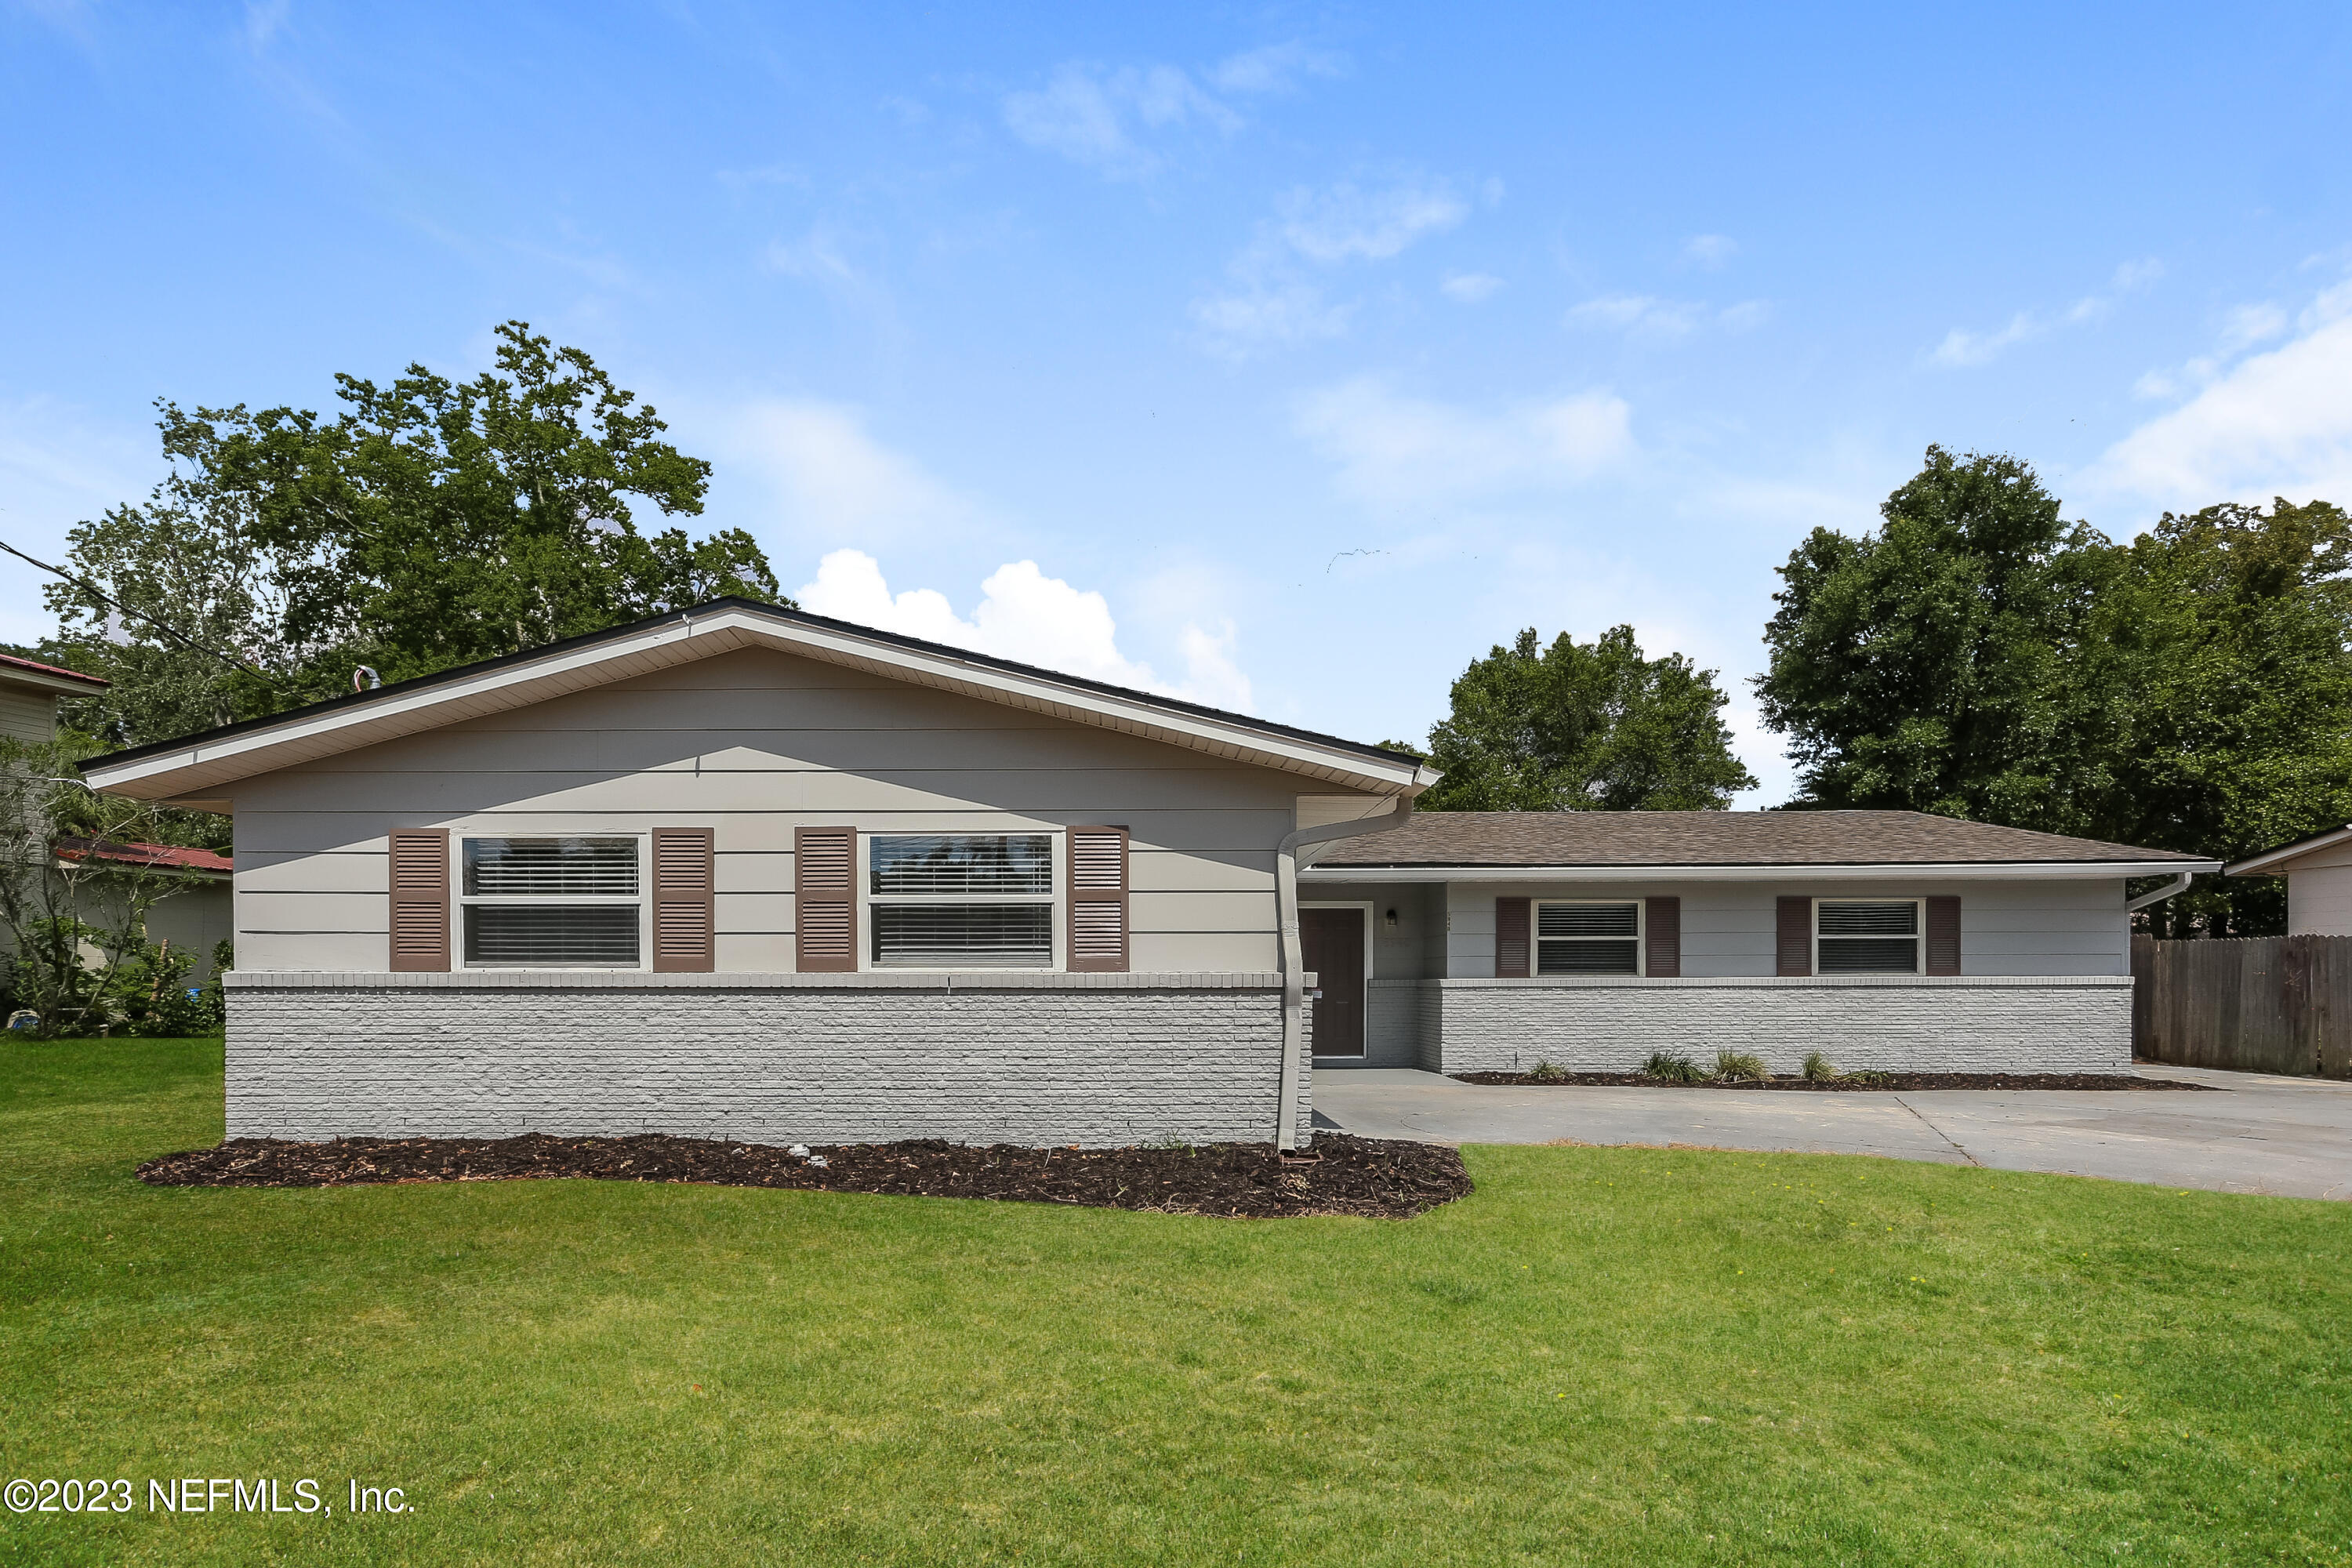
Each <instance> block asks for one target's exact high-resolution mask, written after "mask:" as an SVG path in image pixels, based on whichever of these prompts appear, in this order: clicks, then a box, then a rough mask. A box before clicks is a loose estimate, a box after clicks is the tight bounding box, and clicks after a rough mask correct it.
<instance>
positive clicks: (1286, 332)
mask: <svg viewBox="0 0 2352 1568" xmlns="http://www.w3.org/2000/svg"><path fill="white" fill-rule="evenodd" d="M1350 309H1352V307H1349V306H1346V305H1334V304H1331V303H1329V302H1328V301H1327V300H1325V299H1324V298H1323V291H1322V290H1321V289H1318V288H1316V287H1315V286H1314V285H1312V284H1309V283H1286V284H1282V285H1279V286H1272V287H1269V286H1266V285H1264V284H1259V285H1255V286H1253V287H1251V288H1247V289H1241V290H1238V291H1236V292H1234V293H1231V294H1213V295H1211V296H1209V297H1208V298H1206V299H1203V300H1195V301H1194V302H1193V305H1192V319H1193V320H1194V321H1198V322H1200V323H1201V325H1202V327H1204V328H1206V329H1207V330H1208V331H1209V332H1210V333H1211V335H1212V336H1213V338H1214V339H1215V340H1217V341H1218V342H1220V343H1221V344H1223V345H1226V346H1227V347H1228V348H1229V349H1230V350H1231V351H1232V352H1235V353H1240V352H1244V349H1245V348H1246V347H1253V346H1263V345H1267V344H1276V343H1300V342H1308V341H1310V340H1312V339H1315V338H1336V337H1339V335H1340V334H1342V333H1344V332H1345V331H1347V330H1348V314H1349V310H1350Z"/></svg>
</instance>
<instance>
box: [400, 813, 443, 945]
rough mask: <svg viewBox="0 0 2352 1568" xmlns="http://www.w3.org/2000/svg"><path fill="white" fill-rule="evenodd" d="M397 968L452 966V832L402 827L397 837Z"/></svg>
mask: <svg viewBox="0 0 2352 1568" xmlns="http://www.w3.org/2000/svg"><path fill="white" fill-rule="evenodd" d="M391 837H392V873H391V874H392V967H393V969H394V972H395V973H400V972H410V973H425V972H430V971H446V969H447V968H448V967H449V831H448V829H446V828H443V827H429V828H400V829H397V830H395V831H394V833H393V834H392V836H391Z"/></svg>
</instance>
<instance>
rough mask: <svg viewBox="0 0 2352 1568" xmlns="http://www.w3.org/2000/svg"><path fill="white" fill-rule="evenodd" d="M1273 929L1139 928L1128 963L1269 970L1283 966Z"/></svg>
mask: <svg viewBox="0 0 2352 1568" xmlns="http://www.w3.org/2000/svg"><path fill="white" fill-rule="evenodd" d="M1281 962H1282V958H1281V953H1280V952H1279V949H1278V947H1277V944H1276V942H1275V937H1274V933H1273V932H1272V931H1266V932H1264V933H1263V934H1260V933H1255V932H1250V931H1233V932H1227V933H1223V934H1208V933H1202V932H1192V933H1171V932H1167V931H1138V932H1136V933H1135V940H1134V942H1133V945H1132V947H1131V950H1130V953H1129V959H1128V967H1129V969H1131V970H1134V971H1136V972H1138V973H1227V974H1229V973H1237V972H1239V973H1258V974H1264V973H1272V972H1273V971H1274V970H1276V969H1277V968H1279V967H1280V966H1281Z"/></svg>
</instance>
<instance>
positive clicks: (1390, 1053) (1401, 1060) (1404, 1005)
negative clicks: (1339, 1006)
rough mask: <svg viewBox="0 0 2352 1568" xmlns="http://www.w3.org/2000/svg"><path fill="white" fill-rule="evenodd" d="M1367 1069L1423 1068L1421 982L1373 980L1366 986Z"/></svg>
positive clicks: (1365, 1033) (1365, 1055) (1365, 1032)
mask: <svg viewBox="0 0 2352 1568" xmlns="http://www.w3.org/2000/svg"><path fill="white" fill-rule="evenodd" d="M1363 1065H1364V1066H1366V1067H1374V1068H1412V1067H1419V1066H1420V1065H1421V982H1420V981H1418V980H1370V981H1367V982H1366V983H1365V985H1364V1061H1363Z"/></svg>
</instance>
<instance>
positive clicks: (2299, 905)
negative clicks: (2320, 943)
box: [2286, 854, 2352, 936]
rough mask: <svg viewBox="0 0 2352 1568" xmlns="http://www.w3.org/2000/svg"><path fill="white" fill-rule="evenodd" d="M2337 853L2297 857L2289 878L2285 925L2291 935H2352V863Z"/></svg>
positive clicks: (2287, 881)
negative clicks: (2338, 862)
mask: <svg viewBox="0 0 2352 1568" xmlns="http://www.w3.org/2000/svg"><path fill="white" fill-rule="evenodd" d="M2334 859H2336V855H2335V854H2326V855H2315V856H2313V857H2312V858H2310V859H2309V860H2304V861H2298V862H2297V863H2296V864H2295V868H2294V870H2293V871H2290V872H2289V873H2288V874H2287V879H2286V929H2287V932H2288V934H2289V935H2292V936H2352V865H2331V864H2329V863H2328V862H2330V861H2332V860H2334Z"/></svg>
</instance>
